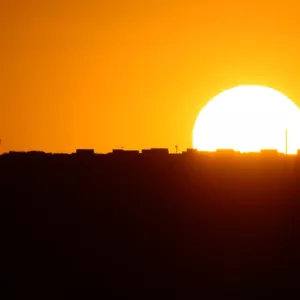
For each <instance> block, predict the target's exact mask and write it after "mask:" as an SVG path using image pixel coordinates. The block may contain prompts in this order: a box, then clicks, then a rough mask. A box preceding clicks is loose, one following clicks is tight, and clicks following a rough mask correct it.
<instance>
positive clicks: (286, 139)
mask: <svg viewBox="0 0 300 300" xmlns="http://www.w3.org/2000/svg"><path fill="white" fill-rule="evenodd" d="M285 154H286V155H287V154H288V130H287V129H286V130H285Z"/></svg>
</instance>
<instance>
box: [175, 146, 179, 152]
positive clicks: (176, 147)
mask: <svg viewBox="0 0 300 300" xmlns="http://www.w3.org/2000/svg"><path fill="white" fill-rule="evenodd" d="M175 149H176V153H178V145H175Z"/></svg>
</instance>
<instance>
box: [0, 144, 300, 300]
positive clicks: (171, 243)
mask: <svg viewBox="0 0 300 300" xmlns="http://www.w3.org/2000/svg"><path fill="white" fill-rule="evenodd" d="M0 170H1V195H2V197H1V198H2V212H3V216H2V220H3V224H4V225H3V226H2V231H3V234H2V243H1V244H2V247H3V249H4V254H3V258H4V263H3V270H4V272H5V274H7V275H6V276H5V280H4V281H3V284H4V286H6V287H9V286H12V287H15V288H17V289H18V290H20V291H21V290H22V291H23V290H32V291H34V290H36V288H37V287H39V288H44V289H47V291H49V292H50V291H51V290H54V289H55V288H64V289H68V294H67V296H66V298H67V299H72V298H77V297H78V298H81V297H82V296H80V294H79V293H78V290H79V289H82V288H88V289H89V288H96V289H98V290H99V291H101V290H102V291H103V290H104V289H105V291H106V293H108V294H109V295H112V296H113V295H114V293H115V292H119V293H120V294H121V295H123V296H124V295H126V296H130V295H131V296H132V295H134V293H137V291H138V290H142V291H143V293H142V294H140V295H142V296H138V297H139V298H140V299H143V298H145V297H144V296H145V295H148V293H149V292H150V291H155V289H156V288H160V291H162V290H165V291H168V292H170V291H173V292H176V293H179V292H180V291H183V290H184V289H183V288H193V289H194V291H195V290H197V292H198V293H199V295H200V294H201V295H202V294H203V293H205V294H206V293H208V294H209V295H212V294H214V293H215V294H218V295H220V296H224V293H225V292H233V291H234V292H241V293H247V294H248V293H249V292H250V291H254V292H258V291H260V290H261V289H265V290H270V291H276V290H278V289H279V288H280V289H284V288H286V289H289V290H293V289H295V290H296V288H297V286H298V284H299V283H298V274H299V271H300V268H299V267H300V264H299V263H300V261H299V253H300V252H299V250H300V241H299V237H300V236H299V231H300V205H299V204H300V184H299V182H300V181H299V179H300V155H283V154H279V153H277V152H276V151H275V152H274V151H273V152H272V151H262V153H249V154H240V153H236V152H234V151H230V150H225V149H224V150H221V151H217V152H216V153H210V152H198V151H195V150H193V149H188V150H187V151H185V152H183V153H182V154H169V153H168V150H167V149H153V150H151V151H150V150H148V151H142V153H139V152H138V151H124V150H114V151H113V152H112V153H109V154H95V153H94V151H93V150H88V149H86V150H84V149H81V150H77V151H76V153H74V154H51V153H43V152H24V153H18V152H10V153H7V154H3V155H1V156H0ZM157 291H158V290H157ZM131 293H133V294H131ZM169 295H170V294H169ZM85 296H86V295H85ZM131 296H130V297H131ZM185 296H186V295H185Z"/></svg>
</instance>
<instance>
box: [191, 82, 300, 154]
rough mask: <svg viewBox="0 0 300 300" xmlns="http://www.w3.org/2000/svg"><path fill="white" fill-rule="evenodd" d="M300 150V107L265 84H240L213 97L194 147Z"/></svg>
mask: <svg viewBox="0 0 300 300" xmlns="http://www.w3.org/2000/svg"><path fill="white" fill-rule="evenodd" d="M286 130H287V137H288V138H287V141H288V142H287V145H288V147H287V148H288V153H289V154H295V153H297V150H298V149H300V110H299V108H298V107H297V106H296V105H295V104H294V103H293V102H292V101H291V100H290V99H288V98H287V97H286V96H285V95H283V94H282V93H280V92H278V91H275V90H274V89H271V88H267V87H262V86H251V85H249V86H247V85H246V86H238V87H235V88H232V89H229V90H226V91H224V92H223V93H221V94H219V95H218V96H216V97H215V98H213V99H212V100H211V101H210V102H209V103H208V104H207V105H206V106H205V107H204V108H203V109H202V110H201V111H200V113H199V116H198V118H197V120H196V123H195V126H194V130H193V147H194V148H196V149H198V150H201V151H215V150H217V149H234V150H236V151H241V152H258V151H260V150H261V149H277V150H278V151H279V152H285V148H286Z"/></svg>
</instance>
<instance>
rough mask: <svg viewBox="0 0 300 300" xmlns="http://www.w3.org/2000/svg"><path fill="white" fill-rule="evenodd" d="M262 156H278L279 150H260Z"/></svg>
mask: <svg viewBox="0 0 300 300" xmlns="http://www.w3.org/2000/svg"><path fill="white" fill-rule="evenodd" d="M260 153H261V155H264V156H278V155H279V153H278V150H276V149H261V150H260Z"/></svg>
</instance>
